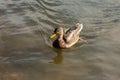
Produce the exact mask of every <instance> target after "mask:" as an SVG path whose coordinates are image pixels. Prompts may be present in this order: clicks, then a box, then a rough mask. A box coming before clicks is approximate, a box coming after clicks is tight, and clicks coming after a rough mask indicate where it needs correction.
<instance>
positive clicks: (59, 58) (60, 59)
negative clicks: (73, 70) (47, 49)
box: [50, 50, 63, 64]
mask: <svg viewBox="0 0 120 80" xmlns="http://www.w3.org/2000/svg"><path fill="white" fill-rule="evenodd" d="M56 53H57V55H56V56H54V57H53V58H52V60H53V61H52V62H50V63H54V64H61V63H62V62H63V55H62V51H61V50H56Z"/></svg>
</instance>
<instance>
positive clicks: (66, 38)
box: [50, 23, 86, 48]
mask: <svg viewBox="0 0 120 80" xmlns="http://www.w3.org/2000/svg"><path fill="white" fill-rule="evenodd" d="M82 29H83V24H80V23H77V24H76V25H75V26H72V27H71V28H69V29H68V30H67V31H66V32H65V31H64V29H63V28H62V27H58V28H55V30H54V33H53V34H52V35H51V36H50V38H55V37H56V36H57V37H56V39H55V41H54V42H53V46H54V47H55V48H70V47H71V46H73V45H74V44H76V43H77V42H78V41H79V40H81V41H84V42H86V40H84V39H82V38H81V37H80V36H79V34H80V32H81V30H82Z"/></svg>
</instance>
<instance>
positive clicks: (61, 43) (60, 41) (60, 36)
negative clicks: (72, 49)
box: [58, 34, 66, 48]
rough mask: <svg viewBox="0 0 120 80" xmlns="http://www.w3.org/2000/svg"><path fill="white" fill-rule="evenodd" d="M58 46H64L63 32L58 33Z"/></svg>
mask: <svg viewBox="0 0 120 80" xmlns="http://www.w3.org/2000/svg"><path fill="white" fill-rule="evenodd" d="M58 41H59V46H60V48H66V43H65V40H64V39H63V34H61V35H59V38H58Z"/></svg>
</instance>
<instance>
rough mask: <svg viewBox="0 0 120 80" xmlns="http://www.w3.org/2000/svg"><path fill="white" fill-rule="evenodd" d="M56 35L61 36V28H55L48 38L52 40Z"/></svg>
mask: <svg viewBox="0 0 120 80" xmlns="http://www.w3.org/2000/svg"><path fill="white" fill-rule="evenodd" d="M56 35H63V28H62V27H58V28H55V30H54V32H53V34H51V36H50V38H54V37H56Z"/></svg>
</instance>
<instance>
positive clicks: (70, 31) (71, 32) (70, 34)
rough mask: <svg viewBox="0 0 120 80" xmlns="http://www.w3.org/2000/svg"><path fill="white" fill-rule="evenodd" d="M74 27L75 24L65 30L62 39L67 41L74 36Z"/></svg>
mask: <svg viewBox="0 0 120 80" xmlns="http://www.w3.org/2000/svg"><path fill="white" fill-rule="evenodd" d="M76 28H77V27H76V26H72V27H71V28H69V29H68V30H67V31H66V32H65V34H64V39H65V41H66V42H69V41H70V40H71V39H72V38H74V36H76V35H75V30H76Z"/></svg>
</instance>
